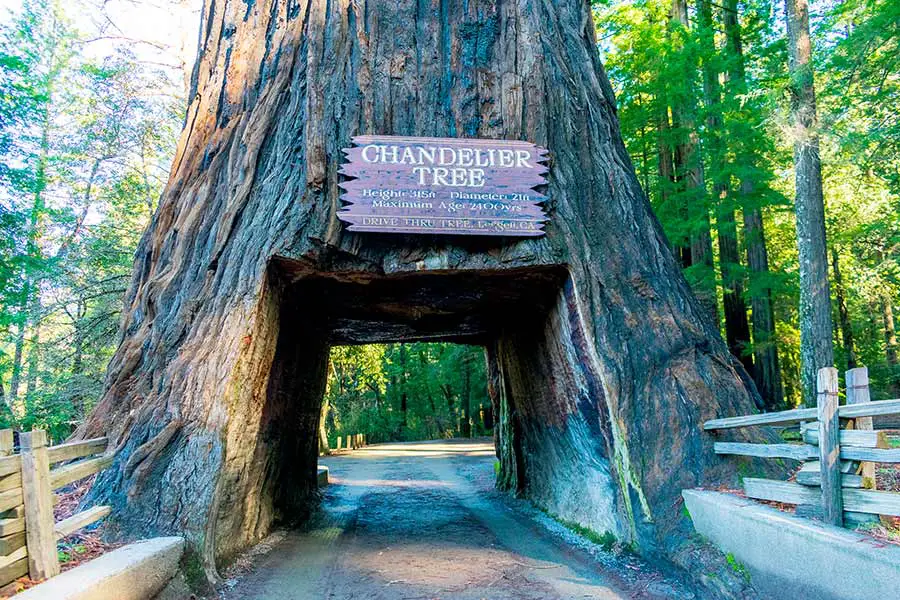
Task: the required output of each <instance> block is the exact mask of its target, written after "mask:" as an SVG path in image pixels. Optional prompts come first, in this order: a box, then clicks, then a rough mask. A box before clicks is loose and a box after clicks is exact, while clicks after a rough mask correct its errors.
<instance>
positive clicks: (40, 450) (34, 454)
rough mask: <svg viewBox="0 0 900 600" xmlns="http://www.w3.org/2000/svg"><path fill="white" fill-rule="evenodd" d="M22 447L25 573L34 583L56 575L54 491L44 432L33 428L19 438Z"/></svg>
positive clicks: (57, 562) (57, 561) (57, 572)
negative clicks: (26, 572)
mask: <svg viewBox="0 0 900 600" xmlns="http://www.w3.org/2000/svg"><path fill="white" fill-rule="evenodd" d="M19 441H20V443H21V446H22V494H23V496H24V499H25V540H26V543H27V545H28V573H29V575H30V576H31V578H32V579H34V580H41V579H48V578H50V577H53V576H54V575H58V574H59V557H58V556H57V554H56V534H55V533H54V531H53V529H54V525H55V522H54V518H53V490H52V489H50V458H49V456H48V455H47V433H46V432H45V431H42V430H40V429H34V430H32V432H31V433H23V434H21V435H20V436H19Z"/></svg>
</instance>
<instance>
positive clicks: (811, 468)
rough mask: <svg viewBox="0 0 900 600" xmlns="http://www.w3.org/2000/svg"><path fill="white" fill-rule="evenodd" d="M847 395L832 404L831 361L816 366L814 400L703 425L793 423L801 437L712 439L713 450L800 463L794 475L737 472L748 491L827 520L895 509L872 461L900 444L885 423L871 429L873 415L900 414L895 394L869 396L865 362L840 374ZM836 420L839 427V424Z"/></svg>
mask: <svg viewBox="0 0 900 600" xmlns="http://www.w3.org/2000/svg"><path fill="white" fill-rule="evenodd" d="M845 380H846V397H847V403H846V404H844V405H839V402H838V397H839V381H838V372H837V369H834V368H832V367H828V368H824V369H820V370H819V373H818V390H817V391H818V394H817V406H816V408H801V409H794V410H786V411H781V412H776V413H765V414H760V415H744V416H738V417H728V418H723V419H712V420H709V421H706V422H705V423H704V424H703V429H705V430H707V431H717V430H727V429H735V428H739V427H753V426H760V425H763V426H774V425H782V426H788V427H797V428H798V432H799V434H800V439H801V440H802V442H800V443H796V444H792V443H784V444H750V443H739V442H716V443H715V444H714V445H713V449H714V451H715V453H716V454H721V455H737V456H749V457H755V458H779V459H790V460H796V461H800V462H802V463H803V466H802V467H801V469H800V471H798V473H797V476H796V482H790V481H777V480H773V479H758V478H745V479H744V482H743V484H744V493H745V494H746V495H747V497H749V498H755V499H757V500H770V501H774V502H781V503H784V504H794V505H798V512H801V511H800V508H801V507H802V508H803V511H802V512H803V513H805V514H816V515H820V516H822V517H823V518H824V519H825V520H826V521H827V522H829V523H832V524H834V525H843V524H844V519H845V518H848V519H850V520H853V521H859V520H860V519H861V514H863V515H866V514H868V515H886V516H900V493H894V492H888V491H877V490H876V489H875V488H876V482H875V464H874V463H890V464H898V463H900V449H898V448H890V447H889V444H888V438H887V436H886V434H885V432H884V431H878V430H874V429H873V424H872V417H876V416H885V415H898V414H900V399H897V400H880V401H876V402H873V401H872V400H871V398H870V395H869V376H868V371H867V370H866V368H865V367H861V368H857V369H850V370H849V371H847V372H846V374H845ZM842 425H843V428H841V426H842Z"/></svg>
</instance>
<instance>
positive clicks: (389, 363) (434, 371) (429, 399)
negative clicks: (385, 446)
mask: <svg viewBox="0 0 900 600" xmlns="http://www.w3.org/2000/svg"><path fill="white" fill-rule="evenodd" d="M329 369H330V370H329V377H328V387H327V390H326V394H325V398H326V402H327V403H328V407H329V410H328V413H327V415H326V419H325V423H326V430H327V432H328V437H329V445H330V446H331V447H332V448H333V447H335V445H336V442H337V437H338V436H347V435H353V434H356V433H364V434H366V435H367V436H368V439H369V441H370V442H380V441H405V440H422V439H442V438H448V437H453V436H463V437H469V436H472V435H483V434H485V433H486V432H488V431H489V429H490V427H491V426H492V422H491V416H490V414H487V415H486V414H485V413H490V411H491V407H490V401H489V399H488V396H487V383H486V378H485V366H484V350H483V349H482V348H479V347H474V346H463V345H458V344H447V343H431V344H428V343H416V344H387V345H376V344H373V345H367V346H339V347H336V348H334V349H332V352H331V362H330V367H329ZM467 414H468V419H466V415H467Z"/></svg>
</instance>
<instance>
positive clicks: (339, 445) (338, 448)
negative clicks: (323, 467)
mask: <svg viewBox="0 0 900 600" xmlns="http://www.w3.org/2000/svg"><path fill="white" fill-rule="evenodd" d="M343 442H344V438H343V436H340V435H339V436H338V438H337V448H335V450H340V449H341V445H342V444H343Z"/></svg>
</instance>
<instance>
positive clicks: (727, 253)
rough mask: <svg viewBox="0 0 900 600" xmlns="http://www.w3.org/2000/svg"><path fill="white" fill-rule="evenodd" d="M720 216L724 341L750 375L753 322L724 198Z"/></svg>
mask: <svg viewBox="0 0 900 600" xmlns="http://www.w3.org/2000/svg"><path fill="white" fill-rule="evenodd" d="M721 204H722V205H721V206H720V209H719V213H718V216H719V218H718V223H717V227H718V230H719V269H720V270H721V272H722V303H723V305H724V308H725V340H726V341H727V342H728V349H729V350H731V353H732V354H733V355H734V356H736V357H737V358H738V359H739V360H740V361H741V363H742V364H743V365H744V368H745V369H747V371H748V372H749V373H751V374H752V373H753V356H752V354H751V352H750V322H749V320H748V319H747V303H746V302H745V301H744V281H743V272H742V265H741V255H740V251H739V249H738V239H737V224H736V223H735V219H734V208H732V206H731V201H730V200H729V199H728V198H724V199H723V201H722V203H721Z"/></svg>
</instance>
